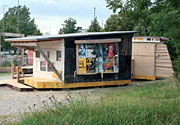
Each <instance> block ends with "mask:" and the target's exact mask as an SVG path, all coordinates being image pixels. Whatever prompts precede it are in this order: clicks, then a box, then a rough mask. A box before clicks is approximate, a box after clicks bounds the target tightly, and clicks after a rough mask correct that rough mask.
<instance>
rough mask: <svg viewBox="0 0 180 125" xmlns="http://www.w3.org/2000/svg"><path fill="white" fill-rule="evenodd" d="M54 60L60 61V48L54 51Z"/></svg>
mask: <svg viewBox="0 0 180 125" xmlns="http://www.w3.org/2000/svg"><path fill="white" fill-rule="evenodd" d="M56 61H61V51H60V50H58V51H57V52H56Z"/></svg>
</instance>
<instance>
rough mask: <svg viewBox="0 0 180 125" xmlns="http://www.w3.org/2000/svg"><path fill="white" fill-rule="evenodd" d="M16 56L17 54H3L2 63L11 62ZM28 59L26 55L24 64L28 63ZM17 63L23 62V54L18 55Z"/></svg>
mask: <svg viewBox="0 0 180 125" xmlns="http://www.w3.org/2000/svg"><path fill="white" fill-rule="evenodd" d="M15 58H16V55H1V60H0V61H1V63H0V64H1V65H3V64H5V63H7V62H11V60H14V59H15ZM27 62H28V59H27V57H24V64H27ZM17 63H18V64H21V56H18V58H17Z"/></svg>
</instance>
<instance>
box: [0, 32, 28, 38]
mask: <svg viewBox="0 0 180 125" xmlns="http://www.w3.org/2000/svg"><path fill="white" fill-rule="evenodd" d="M0 36H9V37H24V34H19V33H5V32H0Z"/></svg>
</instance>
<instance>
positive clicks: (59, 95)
mask: <svg viewBox="0 0 180 125" xmlns="http://www.w3.org/2000/svg"><path fill="white" fill-rule="evenodd" d="M9 78H10V76H2V77H0V80H4V79H9ZM147 83H149V82H147ZM134 85H142V83H141V84H140V83H137V82H135V83H134V82H133V84H132V85H129V86H121V87H108V88H91V89H79V90H71V91H66V90H60V91H32V92H18V91H16V90H12V89H10V88H7V87H0V124H3V123H6V122H8V121H17V120H19V114H22V113H24V112H32V111H34V110H36V111H37V110H42V109H43V108H45V103H48V104H50V98H51V97H54V98H55V99H56V100H57V101H66V99H67V98H68V96H69V95H71V96H72V97H74V98H78V97H80V96H81V95H85V96H88V95H90V96H88V97H89V99H93V100H95V99H97V98H99V97H101V95H103V94H104V93H106V92H110V91H119V90H120V89H123V88H127V87H132V86H134Z"/></svg>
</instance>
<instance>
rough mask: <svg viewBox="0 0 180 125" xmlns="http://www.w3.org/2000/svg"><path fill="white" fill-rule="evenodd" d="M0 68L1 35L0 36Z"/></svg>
mask: <svg viewBox="0 0 180 125" xmlns="http://www.w3.org/2000/svg"><path fill="white" fill-rule="evenodd" d="M0 67H1V35H0Z"/></svg>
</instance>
